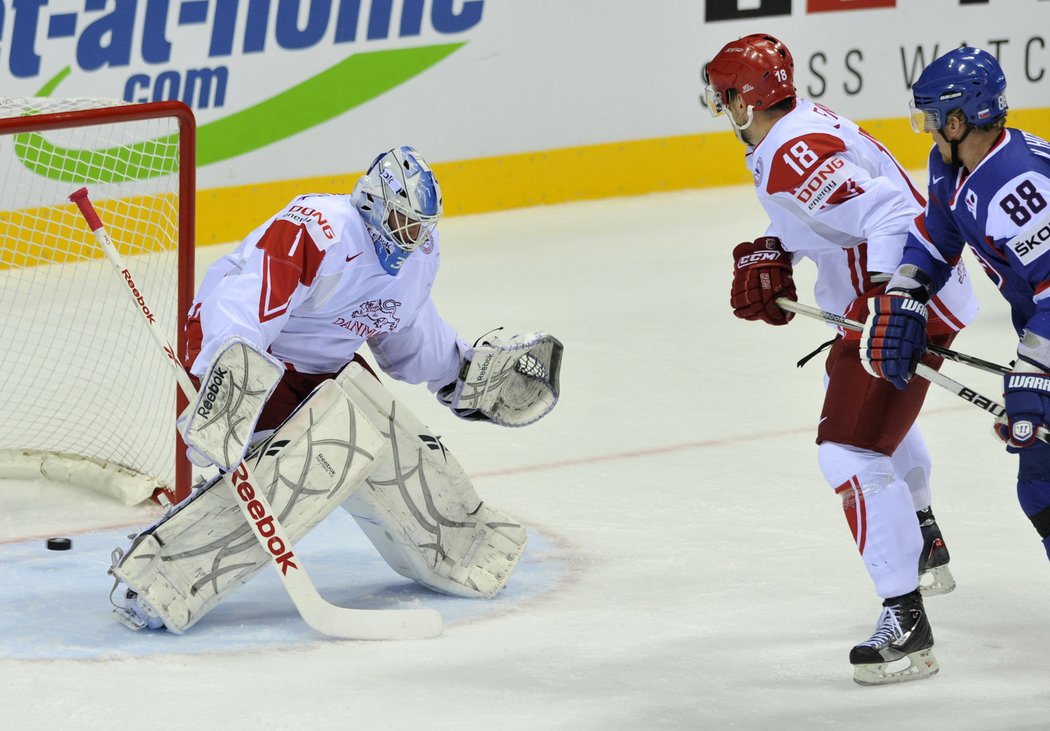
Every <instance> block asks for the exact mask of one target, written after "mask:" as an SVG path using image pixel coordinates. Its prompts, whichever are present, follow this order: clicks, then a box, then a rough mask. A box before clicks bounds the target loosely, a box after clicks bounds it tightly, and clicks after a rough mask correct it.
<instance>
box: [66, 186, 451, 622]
mask: <svg viewBox="0 0 1050 731" xmlns="http://www.w3.org/2000/svg"><path fill="white" fill-rule="evenodd" d="M69 200H71V201H72V202H73V203H75V204H76V206H77V208H79V209H80V214H81V215H82V216H83V217H84V220H85V221H86V222H87V224H88V226H89V227H90V228H91V231H92V232H93V233H94V234H95V238H96V239H97V240H98V243H99V245H100V246H101V247H102V250H103V251H104V252H105V253H106V258H107V259H109V262H110V264H112V265H113V269H114V271H116V272H117V274H118V275H119V276H120V278H121V279H122V280H123V281H124V282H125V283H126V284H127V292H128V294H129V295H130V296H131V299H132V302H133V303H134V305H135V307H136V309H138V310H139V311H140V312H141V313H142V315H143V318H144V320H145V323H146V325H147V327H148V329H149V332H150V335H151V336H152V337H153V340H154V342H156V344H157V345H158V346H159V347H160V348H161V349H162V350H163V351H164V352H165V354H167V356H168V361H169V362H170V363H171V366H172V368H174V369H175V378H176V380H177V381H178V384H179V388H181V389H182V392H183V393H184V394H185V396H186V398H187V399H189V402H190V403H191V404H192V403H194V402H195V401H196V400H197V389H196V388H194V386H193V382H192V381H191V380H190V377H189V374H188V373H187V372H186V369H185V368H184V367H183V365H182V363H180V362H179V360H178V357H177V356H176V354H175V349H174V348H172V347H171V344H170V343H168V342H167V340H165V338H164V336H163V335H162V334H161V332H160V330H159V329H158V328H157V327H154V326H155V325H156V322H155V321H154V319H153V314H152V311H151V310H150V307H149V304H148V303H147V302H146V299H145V296H144V295H143V293H142V291H141V290H140V289H139V288H138V285H136V284H135V278H134V277H133V276H132V273H131V271H130V270H128V268H127V266H126V264H125V263H124V260H123V258H122V257H121V256H120V254H119V253H118V252H117V250H116V248H115V247H114V246H113V241H112V239H110V237H109V234H108V233H107V232H106V229H105V227H104V226H103V225H102V220H101V219H100V218H99V216H98V213H97V212H96V211H95V207H94V206H93V205H92V204H91V200H90V199H89V198H88V191H87V188H81V189H80V190H77V191H76V192H74V193H73V194H72V195H70V196H69ZM223 482H225V483H226V486H227V487H229V489H230V491H231V492H232V493H233V498H234V502H236V503H237V505H238V507H240V509H241V513H242V514H243V515H244V519H245V520H247V521H248V525H250V526H252V528H253V533H254V535H255V538H256V540H258V541H259V545H261V546H262V548H263V551H265V552H266V555H267V556H269V557H270V563H271V565H272V566H273V567H274V570H275V571H276V572H277V575H278V576H279V577H280V579H281V582H282V583H283V584H284V588H285V590H286V591H287V592H288V596H290V597H291V599H292V602H293V603H294V604H295V608H296V609H297V610H298V611H299V614H300V615H301V616H302V618H303V621H305V622H306V623H307V624H308V625H310V626H311V627H313V628H314V629H315V630H317V631H318V632H320V633H321V634H325V635H328V636H330V637H340V638H343V639H350V640H413V639H421V638H425V637H437V636H438V635H440V634H441V629H442V620H441V615H440V614H438V613H437V612H436V611H434V610H433V609H401V610H385V609H383V610H375V609H350V608H348V607H340V606H336V605H335V604H331V603H330V602H328V601H326V600H325V598H324V597H322V596H321V595H320V594H319V593H318V592H317V587H315V586H314V584H313V582H312V581H311V580H310V577H309V576H308V575H307V573H306V569H305V567H303V566H301V565H299V564H297V563H296V562H295V561H293V560H292V559H293V558H295V555H294V553H292V542H291V541H290V540H289V539H288V534H287V532H286V531H285V528H284V526H283V525H281V523H280V521H279V520H278V519H277V515H276V514H275V513H274V510H273V508H272V507H271V506H270V502H269V500H267V499H266V497H265V496H264V495H263V493H262V491H261V490H259V489H255V487H253V484H252V483H253V480H252V475H251V471H250V470H249V468H248V463H247V461H244V460H242V461H241V463H240V464H239V465H237V467H236V468H234V469H231V470H230V471H229V472H227V473H225V474H224V475H223ZM249 503H254V505H253V510H254V511H255V513H256V514H255V515H253V514H252V513H251V512H249V508H248V505H249ZM260 513H261V515H260ZM262 525H266V530H267V534H266V535H264V534H263V532H262V528H261V526H262Z"/></svg>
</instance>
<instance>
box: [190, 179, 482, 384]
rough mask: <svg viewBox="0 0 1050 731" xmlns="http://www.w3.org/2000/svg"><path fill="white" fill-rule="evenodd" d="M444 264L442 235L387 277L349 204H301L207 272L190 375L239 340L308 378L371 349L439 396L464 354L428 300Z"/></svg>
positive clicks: (326, 198) (319, 197)
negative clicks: (365, 347)
mask: <svg viewBox="0 0 1050 731" xmlns="http://www.w3.org/2000/svg"><path fill="white" fill-rule="evenodd" d="M440 256H441V251H440V246H439V241H438V235H437V232H436V231H435V232H434V234H433V235H432V236H431V238H429V239H427V240H426V241H425V242H423V243H422V244H421V245H420V246H419V248H418V249H417V250H416V251H415V252H413V253H412V255H411V256H409V257H408V258H407V259H406V260H405V262H404V264H403V265H402V266H401V270H400V271H399V272H398V274H397V276H390V275H389V274H387V273H386V271H384V270H383V268H382V267H381V266H380V264H379V261H378V259H377V257H376V253H375V246H374V244H373V242H372V237H371V235H370V233H369V231H368V229H367V228H366V226H365V223H364V221H363V220H362V218H361V216H360V215H359V214H358V212H357V209H356V208H355V207H354V205H353V203H352V202H351V200H350V196H348V195H323V194H309V195H302V196H299V197H298V198H296V199H295V200H293V201H292V202H291V203H289V204H288V205H287V206H286V207H285V208H284V209H283V210H281V211H280V212H278V213H277V214H276V215H275V216H273V217H272V218H271V219H270V220H268V221H267V222H266V223H264V224H263V225H261V226H260V227H259V228H257V229H255V230H254V231H252V232H251V233H250V234H249V235H248V237H247V238H245V239H244V241H242V242H241V244H240V245H239V246H238V247H237V249H236V250H235V251H233V253H231V254H229V255H227V256H224V257H223V258H222V259H220V260H218V261H217V262H215V264H213V265H212V266H211V267H210V268H209V269H208V272H207V274H206V275H205V277H204V282H203V283H202V284H201V288H200V291H199V292H198V293H197V298H196V300H195V301H194V303H193V307H192V309H191V310H190V321H189V323H188V325H187V330H188V341H189V342H188V347H187V351H188V352H187V361H189V362H191V363H192V366H191V369H190V370H191V372H192V373H193V374H194V375H197V376H201V375H203V374H204V372H205V371H206V370H207V368H208V364H209V363H210V362H211V359H212V358H213V357H214V354H215V351H216V350H217V349H218V348H219V347H220V346H221V345H222V344H223V343H224V342H225V341H226V340H227V339H228V338H230V337H232V336H239V337H242V338H244V339H245V340H247V341H249V342H250V343H252V344H254V345H255V346H256V347H258V348H259V349H260V350H263V351H269V352H270V353H271V354H272V355H274V356H275V357H276V358H277V359H278V360H281V361H283V362H284V363H285V364H286V366H287V367H288V368H289V369H290V370H295V371H298V372H301V373H335V372H338V371H339V370H340V369H342V368H343V367H344V366H345V365H346V364H347V363H349V362H350V360H351V359H352V358H353V357H354V353H356V352H357V350H358V349H359V348H360V347H361V345H362V344H363V343H365V342H367V343H368V345H369V347H370V349H371V351H372V354H373V356H374V357H375V359H376V361H377V363H378V364H379V366H380V367H381V368H382V369H383V370H384V371H385V372H387V373H388V374H389V375H391V376H393V377H394V378H397V379H399V380H402V381H408V382H410V383H421V382H424V381H426V382H427V384H428V386H429V387H430V389H431V390H432V391H436V390H437V389H438V388H440V387H442V386H444V385H446V384H448V383H451V382H453V381H455V380H456V376H457V373H458V370H459V366H460V358H461V353H463V352H465V351H466V349H467V345H466V344H465V343H463V342H462V341H461V340H460V338H459V337H458V335H457V334H456V332H455V330H453V328H452V327H451V326H450V325H449V324H448V323H446V322H445V321H444V320H443V319H442V318H441V317H440V315H439V314H438V312H437V309H436V307H435V306H434V302H433V300H432V299H431V297H430V290H431V288H432V286H433V284H434V278H435V277H436V275H437V271H438V264H439V261H440Z"/></svg>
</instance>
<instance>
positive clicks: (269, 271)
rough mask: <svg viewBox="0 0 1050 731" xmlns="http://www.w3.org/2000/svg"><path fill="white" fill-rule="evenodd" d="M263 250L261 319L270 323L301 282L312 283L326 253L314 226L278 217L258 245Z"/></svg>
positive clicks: (287, 304)
mask: <svg viewBox="0 0 1050 731" xmlns="http://www.w3.org/2000/svg"><path fill="white" fill-rule="evenodd" d="M255 247H256V248H257V249H261V250H262V252H263V262H262V270H261V273H262V290H261V293H260V300H259V322H267V321H268V320H272V319H273V318H275V317H278V316H280V315H282V314H284V313H285V312H286V311H287V310H288V306H289V304H290V302H291V299H292V295H293V294H294V293H295V290H296V289H297V288H298V287H299V285H300V284H302V285H304V286H307V287H309V286H312V285H313V283H314V279H315V278H316V277H317V271H318V270H319V269H320V268H321V262H322V261H323V260H324V256H325V252H324V250H323V249H321V248H320V247H318V246H317V244H316V243H315V242H314V240H313V237H312V236H311V235H310V227H309V226H308V225H307V224H305V223H300V224H298V225H296V224H294V223H292V222H291V221H288V220H286V219H285V218H278V219H277V220H275V221H274V222H273V223H271V224H270V227H269V228H268V229H266V232H265V233H264V234H263V235H262V238H260V239H259V240H258V241H257V242H256V244H255Z"/></svg>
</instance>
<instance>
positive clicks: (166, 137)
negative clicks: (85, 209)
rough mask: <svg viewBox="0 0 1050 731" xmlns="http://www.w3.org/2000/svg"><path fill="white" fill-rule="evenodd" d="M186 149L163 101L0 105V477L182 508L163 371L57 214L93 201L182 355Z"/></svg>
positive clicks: (95, 250) (100, 261)
mask: <svg viewBox="0 0 1050 731" xmlns="http://www.w3.org/2000/svg"><path fill="white" fill-rule="evenodd" d="M195 135H196V124H195V121H194V117H193V113H192V111H191V110H190V109H189V107H187V106H185V105H184V104H182V103H180V102H175V101H171V102H155V103H149V104H125V103H123V102H120V101H114V100H107V99H59V98H0V477H7V478H19V479H34V478H41V477H43V478H49V479H54V480H59V481H62V482H70V483H73V484H77V485H81V486H85V487H89V488H92V489H95V490H98V491H101V492H104V493H106V494H110V495H113V496H116V497H119V498H120V499H121V500H122V501H124V502H125V503H127V504H134V503H137V502H140V501H142V500H145V499H148V498H151V497H153V498H155V499H159V500H164V499H167V500H171V501H174V500H177V499H181V498H182V497H184V496H185V495H187V494H188V493H189V486H190V480H191V474H190V465H189V463H188V461H187V460H186V458H185V450H184V448H183V446H182V442H181V440H180V439H179V438H178V436H177V433H176V431H175V418H176V416H177V414H178V411H179V410H181V408H182V406H183V405H184V404H183V402H182V401H181V398H182V397H181V396H180V395H179V393H178V389H177V388H176V384H175V379H174V376H173V375H172V370H171V368H170V367H169V366H168V365H167V364H166V363H164V361H163V358H164V354H163V353H158V352H157V348H156V346H155V345H153V343H152V341H151V340H150V337H151V336H150V333H149V331H148V328H147V327H146V326H145V325H144V324H143V323H142V322H140V319H141V315H140V314H139V313H138V312H136V311H135V310H134V308H133V307H132V306H131V303H130V302H129V301H128V297H127V295H126V294H125V293H124V292H123V291H121V288H120V286H119V282H118V281H117V280H115V279H114V277H113V273H112V271H110V270H109V265H108V263H107V262H106V261H105V258H104V255H103V253H102V251H101V249H100V248H99V247H98V246H97V244H96V243H95V238H94V236H93V234H92V232H91V231H90V230H89V229H88V227H87V226H86V225H85V224H84V222H83V219H82V218H81V217H80V215H79V213H78V211H77V209H76V206H74V205H73V204H72V203H70V202H69V200H68V198H69V195H70V194H71V193H72V192H73V191H75V190H77V189H78V188H81V187H84V186H87V187H89V188H90V190H91V194H92V199H93V200H94V201H95V205H96V207H97V208H98V210H99V213H100V214H101V215H102V216H103V217H104V218H105V220H106V222H107V227H108V228H109V231H110V234H111V236H112V238H113V241H114V244H115V246H116V247H117V249H118V250H119V251H120V253H121V255H122V256H124V257H125V258H126V259H127V261H128V262H129V267H130V268H131V269H132V271H134V272H135V278H136V281H137V282H138V283H139V284H140V285H141V286H142V287H143V291H144V292H148V296H149V299H150V304H151V308H152V309H154V310H155V313H154V315H155V317H156V319H157V323H158V325H159V326H160V327H161V329H162V331H163V332H164V334H165V336H166V337H167V338H168V341H169V342H172V343H176V347H177V348H178V350H179V353H180V354H181V353H182V352H184V350H185V327H184V326H185V318H186V313H187V312H188V311H189V307H190V304H191V302H192V299H193V289H194V250H193V247H194V219H195V207H194V196H195V194H196V182H195V157H196V155H195V145H196V139H195Z"/></svg>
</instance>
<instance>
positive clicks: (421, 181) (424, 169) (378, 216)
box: [352, 146, 443, 276]
mask: <svg viewBox="0 0 1050 731" xmlns="http://www.w3.org/2000/svg"><path fill="white" fill-rule="evenodd" d="M352 198H353V202H354V206H355V207H356V208H357V210H358V212H359V213H360V214H361V217H362V218H363V219H364V220H365V224H366V225H367V226H368V232H369V234H371V236H372V242H373V243H374V244H375V248H376V256H378V257H379V263H380V264H381V265H382V266H383V269H384V270H386V273H387V274H390V275H391V276H396V275H397V273H398V272H399V271H400V270H401V265H402V264H403V263H404V262H405V259H407V258H408V256H409V255H410V254H411V253H412V252H413V251H415V250H416V248H417V247H419V246H420V244H422V243H424V242H425V241H426V240H427V239H429V238H430V237H431V236H433V234H434V229H435V228H436V227H437V223H438V221H439V220H440V219H441V215H442V213H443V210H442V205H441V186H440V185H438V182H437V178H435V177H434V173H433V171H432V170H431V169H430V166H429V165H427V163H426V160H424V159H423V156H422V155H420V154H419V152H417V151H416V150H415V148H412V147H407V146H403V147H396V148H394V149H392V150H388V151H387V152H384V153H383V154H381V155H379V156H378V157H376V159H375V160H373V161H372V164H371V165H370V166H369V167H368V172H366V173H365V174H364V175H363V176H361V179H360V180H359V181H358V182H357V186H356V187H355V188H354V192H353V196H352Z"/></svg>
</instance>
